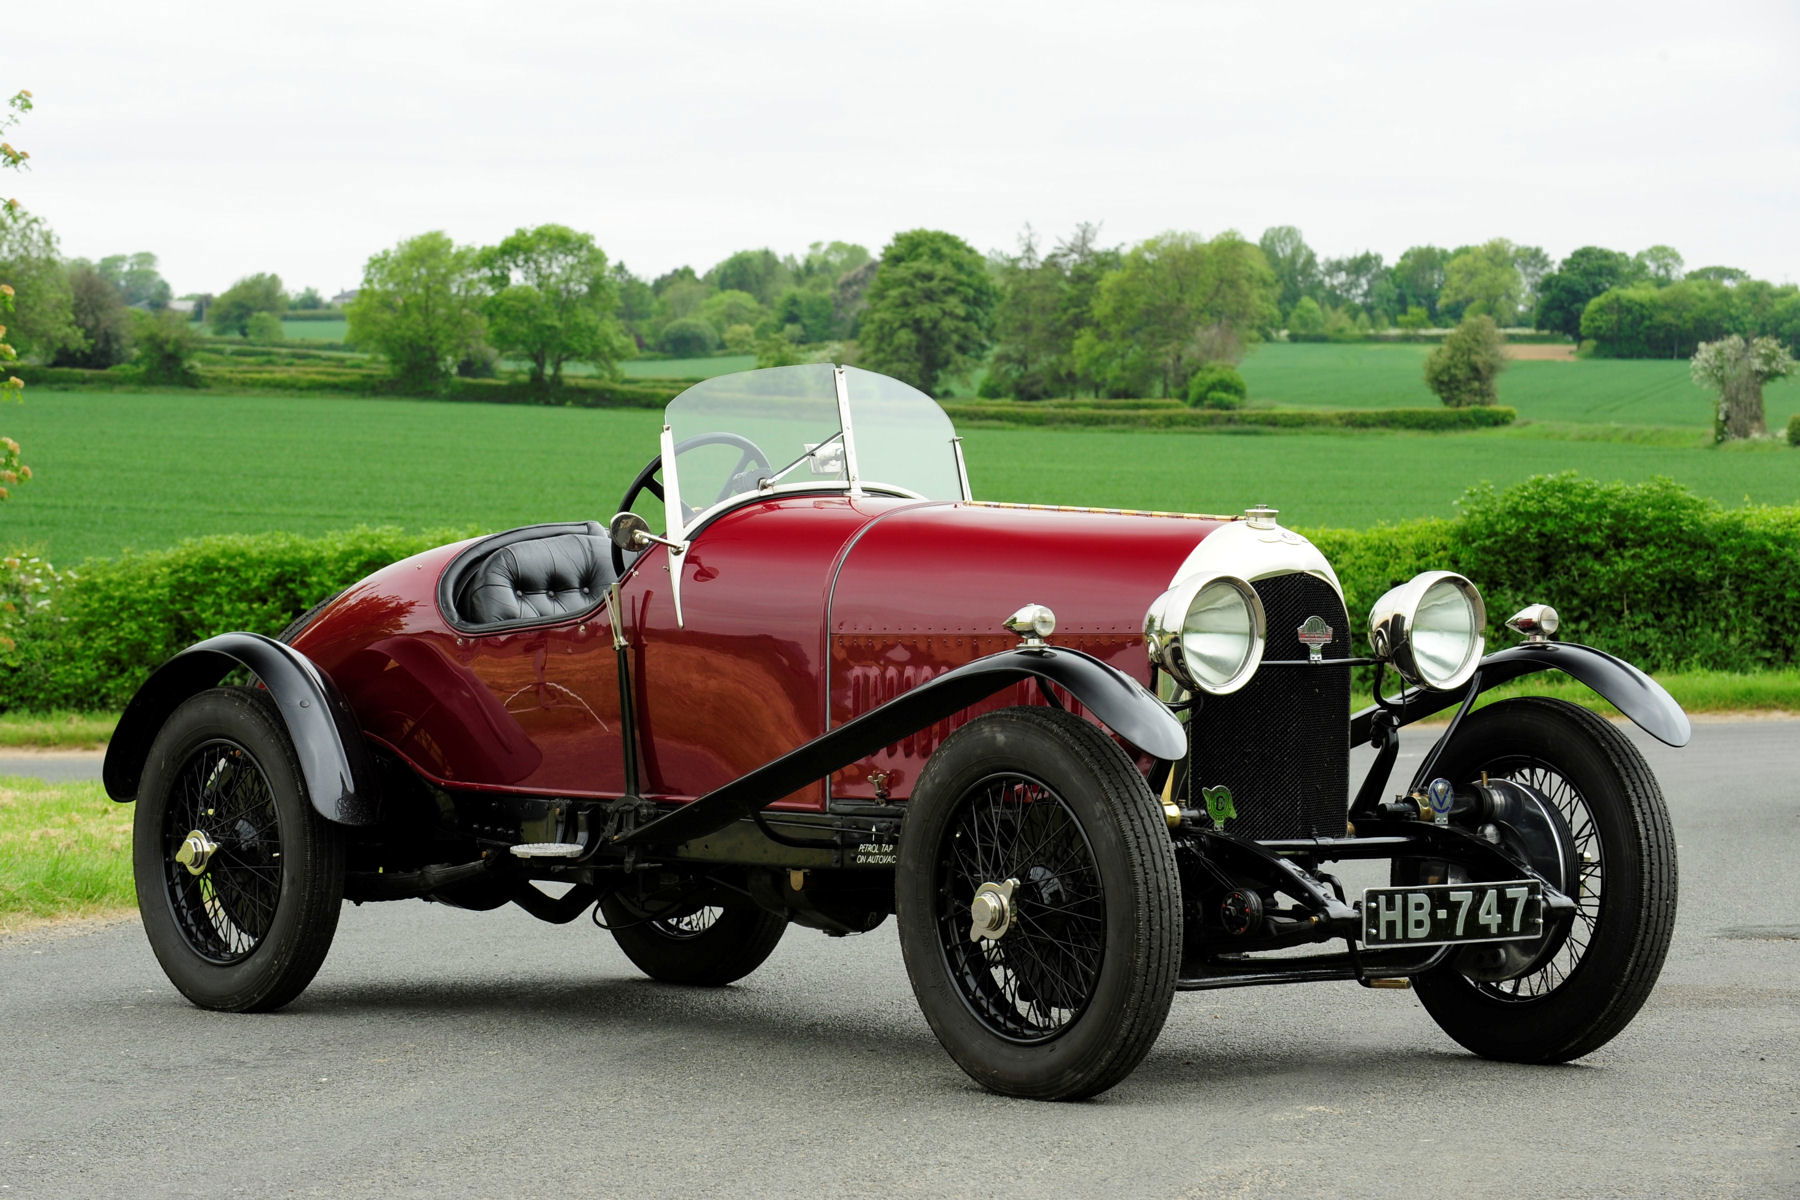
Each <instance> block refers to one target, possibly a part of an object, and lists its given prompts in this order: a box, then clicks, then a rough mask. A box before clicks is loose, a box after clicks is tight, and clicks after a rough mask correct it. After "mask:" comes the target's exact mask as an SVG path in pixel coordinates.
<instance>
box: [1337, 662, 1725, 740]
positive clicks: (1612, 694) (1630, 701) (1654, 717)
mask: <svg viewBox="0 0 1800 1200" xmlns="http://www.w3.org/2000/svg"><path fill="white" fill-rule="evenodd" d="M1553 670H1554V671H1561V672H1563V673H1564V674H1565V675H1568V676H1570V677H1572V678H1574V679H1577V680H1579V681H1581V682H1582V683H1585V684H1586V685H1587V686H1588V687H1590V688H1593V689H1594V690H1595V691H1596V692H1598V693H1600V695H1601V696H1603V697H1605V698H1606V700H1607V702H1608V703H1610V704H1611V705H1612V706H1613V707H1614V708H1616V709H1618V710H1619V711H1620V712H1622V713H1624V714H1625V715H1626V716H1627V717H1630V718H1631V720H1632V721H1633V722H1634V723H1635V724H1636V725H1637V727H1638V728H1639V729H1642V730H1643V731H1644V732H1645V733H1647V734H1649V735H1650V736H1651V737H1653V738H1655V739H1656V740H1657V741H1659V742H1663V743H1665V744H1667V745H1670V746H1685V745H1687V744H1688V739H1689V738H1691V737H1693V735H1694V729H1693V726H1692V725H1691V724H1689V722H1688V717H1687V713H1685V712H1683V711H1682V710H1681V705H1679V704H1677V703H1676V702H1675V697H1673V696H1671V695H1669V693H1668V692H1667V691H1665V690H1664V689H1663V686H1662V685H1661V684H1660V683H1658V682H1656V680H1654V679H1652V678H1650V677H1649V676H1648V675H1646V674H1644V673H1643V672H1642V671H1640V670H1638V669H1637V668H1636V667H1634V666H1632V665H1631V664H1630V663H1628V662H1626V661H1625V660H1624V659H1622V658H1615V657H1613V656H1612V655H1610V654H1608V653H1607V652H1606V651H1604V650H1596V649H1594V648H1593V647H1592V646H1583V645H1581V644H1580V643H1578V642H1527V643H1525V644H1524V645H1522V646H1512V647H1509V648H1508V649H1505V650H1501V651H1498V652H1496V653H1493V654H1490V655H1488V656H1487V657H1486V658H1484V659H1482V660H1481V672H1480V674H1479V675H1478V676H1477V677H1476V678H1477V680H1478V687H1479V690H1480V691H1483V692H1485V691H1487V690H1488V689H1489V688H1491V687H1494V686H1495V685H1497V684H1502V683H1506V682H1508V681H1510V680H1514V679H1517V678H1519V677H1520V676H1521V675H1530V674H1532V673H1534V672H1537V671H1553ZM1465 697H1466V692H1465V691H1454V692H1417V693H1414V694H1413V695H1411V696H1409V697H1407V699H1406V700H1405V701H1403V702H1400V703H1397V704H1392V705H1390V709H1391V710H1392V711H1393V712H1394V714H1395V716H1396V717H1397V718H1398V719H1399V723H1400V724H1401V725H1408V724H1411V723H1412V722H1414V721H1417V720H1419V719H1420V718H1421V717H1429V716H1430V715H1432V714H1433V713H1436V712H1442V711H1443V710H1444V709H1446V708H1449V707H1451V706H1452V705H1456V704H1461V703H1462V702H1463V700H1464V698H1465ZM1378 711H1379V709H1377V708H1366V709H1364V710H1363V711H1362V712H1359V713H1357V714H1356V715H1355V716H1354V717H1352V718H1351V719H1350V744H1351V745H1353V746H1359V745H1361V744H1362V743H1364V742H1366V741H1368V740H1369V734H1370V731H1371V729H1372V728H1373V727H1374V718H1375V714H1376V713H1377V712H1378Z"/></svg>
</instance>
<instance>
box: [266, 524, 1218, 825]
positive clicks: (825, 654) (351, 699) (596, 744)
mask: <svg viewBox="0 0 1800 1200" xmlns="http://www.w3.org/2000/svg"><path fill="white" fill-rule="evenodd" d="M1228 519H1229V518H1214V517H1195V516H1189V515H1184V514H1173V513H1162V514H1157V513H1119V512H1110V511H1100V510H1081V509H1056V508H1047V507H1034V506H1024V505H999V504H981V503H955V502H939V501H915V500H903V499H891V498H886V497H875V496H869V497H863V498H861V499H850V498H847V497H842V496H810V497H784V498H780V499H772V500H767V501H763V502H760V503H755V504H751V505H748V506H746V507H743V508H739V509H736V510H734V511H732V512H730V513H728V514H726V515H725V516H723V517H721V518H720V519H718V520H717V521H715V522H713V523H711V524H709V525H707V526H706V527H705V528H704V530H702V531H701V532H700V533H699V534H698V536H697V537H696V538H695V539H694V543H693V545H692V547H691V548H690V549H689V550H688V551H687V552H686V553H685V554H684V555H682V556H680V558H679V559H678V563H679V569H680V570H682V571H683V572H684V573H685V575H686V578H685V580H684V583H685V585H686V586H685V590H684V595H683V602H684V609H685V611H684V614H683V616H684V618H685V624H684V625H677V623H676V620H675V614H674V609H673V605H672V603H671V599H670V587H669V571H670V560H671V555H670V554H669V552H668V550H667V549H666V548H665V547H662V546H654V547H652V548H651V549H650V550H648V551H647V552H646V553H645V554H644V555H643V556H642V557H640V558H639V559H638V560H637V561H636V562H635V563H634V564H633V565H632V566H631V568H630V569H629V570H628V571H627V573H626V574H625V576H624V578H623V580H622V581H621V598H622V600H623V602H624V606H625V611H626V612H628V613H629V614H630V618H629V620H630V624H631V625H632V627H633V647H632V654H633V664H632V677H633V684H634V687H635V694H636V700H637V710H638V722H639V725H638V728H639V732H640V735H641V738H642V744H643V746H644V762H645V768H646V774H645V778H644V780H643V788H642V794H643V795H644V796H645V797H646V798H649V799H654V800H658V801H681V800H688V799H692V798H694V797H696V796H700V795H704V794H705V793H707V792H710V791H712V790H713V789H715V788H718V787H721V786H723V785H724V784H726V783H729V782H730V781H731V780H733V779H736V778H738V777H739V776H741V775H743V774H745V773H746V772H748V771H751V770H753V769H755V768H757V767H760V766H762V765H763V764H764V763H767V762H769V761H770V760H772V759H774V758H776V757H778V756H779V755H782V754H785V753H787V752H788V751H790V750H793V749H794V748H796V747H798V746H800V745H802V744H804V743H806V742H808V741H810V740H811V739H813V738H816V737H818V736H819V735H821V734H823V733H824V732H826V730H827V729H828V728H830V727H832V726H836V725H842V724H844V723H845V722H847V721H849V720H852V719H854V718H856V717H858V716H861V715H863V714H865V713H867V712H869V711H871V710H872V709H874V708H875V707H877V706H878V705H881V704H883V703H886V702H887V701H890V700H893V699H895V698H897V697H898V696H900V695H902V694H903V693H905V692H908V691H911V690H912V689H913V688H915V687H917V686H918V685H919V684H921V683H923V682H925V681H926V680H928V679H930V678H933V677H934V676H937V675H939V674H941V673H943V672H945V671H948V670H950V669H951V668H953V667H958V666H961V665H963V664H965V663H968V662H971V661H973V660H974V659H977V658H980V657H982V656H983V655H987V654H992V653H994V652H997V651H1000V650H1003V649H1005V648H1007V647H1008V646H1011V645H1013V644H1015V643H1016V642H1017V640H1018V639H1017V638H1016V636H1014V635H1012V634H1009V633H1007V632H1005V631H1004V630H1001V629H999V628H998V620H999V618H1001V617H1004V616H1005V615H1006V614H1007V613H1009V612H1011V611H1013V610H1014V609H1016V608H1018V607H1019V606H1020V604H1021V603H1024V602H1033V603H1042V604H1046V605H1048V606H1049V607H1050V608H1051V609H1052V610H1053V611H1054V612H1055V613H1056V616H1057V633H1056V643H1057V645H1059V646H1066V647H1069V648H1071V649H1076V650H1082V651H1086V652H1087V653H1089V654H1091V655H1093V656H1094V657H1095V658H1098V659H1100V660H1101V661H1103V662H1106V663H1109V664H1111V665H1113V666H1115V667H1117V668H1119V669H1120V670H1123V671H1125V672H1126V673H1128V674H1130V675H1132V676H1134V677H1135V678H1137V679H1138V680H1139V681H1140V682H1142V683H1144V684H1146V685H1148V684H1149V683H1150V682H1151V680H1150V663H1149V660H1148V658H1146V657H1145V655H1144V652H1143V638H1142V633H1141V631H1140V629H1139V628H1138V620H1137V617H1138V614H1137V613H1136V612H1135V611H1133V609H1135V608H1137V607H1138V605H1136V604H1131V605H1129V606H1128V605H1122V604H1121V600H1120V598H1121V596H1130V597H1153V596H1155V595H1157V594H1159V593H1160V592H1162V591H1163V590H1164V589H1165V588H1167V587H1168V586H1169V584H1170V582H1171V581H1172V580H1173V579H1174V577H1175V575H1176V572H1177V570H1178V569H1179V568H1180V567H1181V565H1182V563H1183V562H1185V561H1186V559H1187V558H1188V556H1189V555H1191V554H1192V553H1193V551H1194V550H1195V548H1196V547H1197V546H1198V545H1199V544H1200V542H1201V540H1202V539H1204V538H1205V537H1206V536H1207V535H1208V534H1210V533H1212V532H1213V531H1214V530H1216V529H1218V528H1219V527H1220V525H1221V524H1223V523H1224V522H1225V521H1226V520H1228ZM469 544H470V543H459V544H457V545H453V546H445V547H441V548H438V549H434V550H430V551H427V552H426V553H424V554H421V555H417V556H415V557H413V558H409V559H406V560H405V561H403V562H399V563H395V564H394V565H393V566H390V567H387V568H385V569H383V570H381V571H378V572H376V573H375V574H374V575H371V576H369V577H368V578H367V579H365V580H363V581H362V582H361V583H358V584H357V585H355V586H354V587H352V588H351V589H349V590H348V591H346V592H345V593H344V594H343V595H342V596H340V597H338V598H337V599H336V600H335V601H333V602H332V603H331V604H330V605H328V606H327V607H326V608H325V609H324V610H323V611H321V612H320V613H319V615H318V616H317V617H315V618H314V620H313V621H312V622H311V623H310V624H309V625H307V627H306V628H305V629H304V630H303V631H302V632H301V633H300V634H299V635H298V636H297V637H296V639H295V641H294V648H295V649H297V650H299V651H300V652H301V653H303V654H305V655H306V656H307V657H308V658H310V659H311V660H312V661H313V662H315V663H317V664H318V665H319V666H320V668H321V669H323V670H324V671H325V672H326V673H327V674H328V675H329V676H330V677H331V678H332V679H333V680H334V681H335V682H336V684H337V686H338V689H339V690H340V691H341V693H342V694H343V696H344V698H345V700H346V701H347V702H348V703H349V705H350V707H351V708H352V709H353V710H354V711H355V713H356V716H357V720H358V722H359V723H360V725H361V727H362V728H363V729H364V731H365V732H366V733H367V734H368V735H369V736H370V737H371V738H373V739H375V740H377V741H379V742H381V743H382V744H383V745H385V746H387V747H388V748H389V749H391V750H392V751H393V752H394V753H395V754H397V755H399V756H400V757H401V758H403V759H404V760H405V761H406V762H407V763H408V764H410V765H411V766H412V768H413V769H414V770H415V771H417V772H418V773H419V774H420V775H422V776H423V777H425V778H427V779H429V780H431V781H433V782H434V783H437V784H440V785H442V786H446V787H457V788H465V789H476V790H491V791H499V792H507V791H511V792H517V793H520V794H528V795H557V796H568V797H595V798H599V797H618V796H621V795H623V794H624V786H625V776H624V770H623V765H622V756H621V751H620V743H619V737H618V729H619V690H618V674H617V669H616V667H615V659H614V653H613V645H612V621H611V617H610V614H609V610H608V609H607V607H606V606H605V605H604V604H601V603H599V601H600V600H601V599H602V597H598V596H597V597H596V598H595V599H596V607H595V609H594V610H593V611H591V612H588V613H585V614H581V615H578V616H570V617H563V618H560V619H556V620H551V621H546V622H544V623H542V624H541V625H535V626H532V627H530V628H524V629H519V628H508V629H504V630H499V631H494V632H481V631H478V630H472V631H466V632H459V631H458V630H457V629H456V628H455V627H454V624H453V617H452V615H450V614H447V613H445V612H444V611H443V610H442V609H441V608H440V607H439V598H440V596H441V592H442V589H441V588H440V587H439V577H440V575H441V573H442V572H443V570H444V569H445V567H446V566H447V564H449V562H450V561H451V560H452V559H453V558H455V557H456V555H457V554H458V553H459V552H460V551H461V550H462V549H464V548H465V547H466V546H467V545H469ZM925 563H929V564H930V569H929V570H923V569H921V564H925ZM947 580H954V581H955V582H954V589H953V593H952V594H953V596H954V603H953V604H952V603H946V599H947V595H946V586H945V581H947ZM376 634H379V636H375V635H376ZM1046 702H1047V701H1046V700H1045V699H1044V697H1043V695H1042V694H1041V693H1040V691H1039V690H1038V689H1037V688H1035V687H1034V686H1032V685H1030V684H1018V685H1015V686H1014V687H1012V688H1009V689H1007V690H1006V691H1003V692H1001V693H999V694H998V695H996V696H994V697H992V698H990V699H988V700H986V701H983V702H981V703H980V704H978V705H976V706H974V707H972V708H970V709H967V710H964V712H963V713H961V714H958V715H957V716H956V717H953V718H949V719H946V720H944V721H941V722H937V723H935V724H933V725H931V726H929V727H928V728H926V729H923V730H920V731H918V732H916V733H913V734H910V735H908V736H907V737H905V738H904V739H902V740H901V741H900V742H899V743H897V744H896V745H894V746H891V747H889V748H888V749H886V750H884V751H882V752H881V753H879V754H876V755H874V756H872V757H870V758H868V759H865V760H863V761H861V762H858V763H856V764H854V765H853V766H851V767H848V768H846V769H845V770H843V771H842V772H839V773H838V774H837V775H836V776H834V777H832V778H831V779H829V780H820V781H819V782H818V783H816V784H813V785H811V786H809V787H807V788H806V789H805V790H803V791H801V792H796V793H794V794H793V795H791V796H789V797H787V798H786V799H784V800H781V801H777V802H776V803H775V804H774V805H772V806H771V807H776V808H783V809H791V810H821V811H822V810H823V809H824V808H825V806H826V799H827V795H828V794H830V795H835V796H837V797H840V798H863V799H868V800H871V801H873V800H875V799H876V798H877V797H876V791H875V788H874V786H873V785H872V784H871V783H870V780H871V778H873V777H875V776H876V775H877V774H878V773H879V774H880V775H882V776H883V778H882V785H883V789H884V790H885V791H886V792H887V793H888V795H889V796H890V797H891V798H895V799H903V798H905V797H906V796H908V795H910V791H911V785H912V782H913V781H914V780H916V779H917V778H918V775H919V772H920V771H921V770H922V769H923V767H924V764H925V761H926V759H928V758H929V757H930V755H931V752H932V751H933V750H934V749H936V747H937V745H938V744H939V743H940V742H941V741H942V740H943V739H944V738H945V737H947V736H948V735H949V733H950V732H951V731H952V730H953V729H954V728H956V727H957V726H959V725H961V724H962V723H964V722H966V721H968V720H969V719H972V718H973V717H975V716H978V715H980V714H981V713H982V712H987V711H991V710H993V709H997V708H1002V707H1005V706H1007V705H1012V704H1043V703H1046ZM1065 702H1067V701H1065Z"/></svg>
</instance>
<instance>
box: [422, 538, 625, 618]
mask: <svg viewBox="0 0 1800 1200" xmlns="http://www.w3.org/2000/svg"><path fill="white" fill-rule="evenodd" d="M564 528H567V526H564ZM518 532H524V531H518ZM501 541H502V544H501V545H498V546H496V547H494V548H493V549H485V548H484V547H482V546H476V547H473V548H472V549H474V550H475V551H477V553H476V554H474V555H472V556H471V557H470V558H469V559H467V560H466V563H458V564H455V568H456V570H457V576H458V577H457V579H456V580H455V581H454V583H453V585H452V587H451V588H450V589H449V590H450V592H451V595H452V597H453V598H454V603H455V609H456V615H457V617H458V618H459V619H460V620H461V621H462V622H463V623H464V624H467V625H501V624H510V623H512V622H515V621H541V620H553V619H555V618H557V617H563V616H576V615H579V614H581V613H584V612H587V611H589V610H591V609H593V608H596V607H598V606H599V604H600V603H601V601H602V600H603V599H604V598H605V596H606V589H607V588H608V587H610V586H611V585H612V582H613V579H614V575H613V569H612V543H611V542H610V541H609V540H608V539H607V538H606V537H605V536H604V535H603V534H596V533H592V532H587V531H583V532H579V533H556V534H549V535H546V536H542V537H530V536H527V537H524V538H517V537H516V535H502V538H501Z"/></svg>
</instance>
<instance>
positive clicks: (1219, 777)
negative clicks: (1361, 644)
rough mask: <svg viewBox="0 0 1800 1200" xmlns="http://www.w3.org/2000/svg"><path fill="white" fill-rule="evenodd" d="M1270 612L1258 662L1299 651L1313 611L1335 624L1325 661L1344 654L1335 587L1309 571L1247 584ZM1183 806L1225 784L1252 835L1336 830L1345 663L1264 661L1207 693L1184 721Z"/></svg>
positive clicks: (1233, 826) (1240, 823) (1346, 713)
mask: <svg viewBox="0 0 1800 1200" xmlns="http://www.w3.org/2000/svg"><path fill="white" fill-rule="evenodd" d="M1253 586H1254V587H1255V588H1256V594H1257V595H1258V596H1260V597H1261V598H1262V602H1263V609H1264V611H1265V612H1266V613H1267V614H1268V618H1269V625H1268V644H1267V648H1266V649H1265V651H1264V655H1263V657H1264V660H1265V661H1272V660H1277V659H1304V658H1306V656H1307V650H1306V647H1305V646H1304V645H1302V644H1301V642H1300V638H1299V628H1300V625H1301V623H1302V622H1304V621H1305V620H1306V618H1307V617H1310V616H1315V615H1316V616H1320V617H1323V618H1324V619H1325V621H1326V623H1327V624H1329V625H1330V626H1331V629H1332V639H1331V643H1330V645H1328V646H1326V647H1325V651H1324V655H1325V659H1326V661H1327V662H1331V661H1333V660H1340V659H1347V658H1349V657H1350V621H1349V618H1348V616H1347V614H1346V613H1345V612H1344V606H1343V604H1342V602H1340V601H1339V600H1338V596H1337V592H1336V591H1334V590H1333V589H1332V587H1331V585H1330V584H1328V583H1326V582H1325V581H1324V580H1322V579H1318V578H1316V577H1314V576H1311V575H1302V574H1293V575H1277V576H1274V577H1272V578H1269V579H1264V580H1260V581H1258V582H1257V583H1255V584H1254V585H1253ZM1188 749H1189V762H1188V765H1189V771H1188V780H1189V793H1190V795H1189V804H1190V806H1192V807H1201V805H1199V804H1198V803H1197V802H1198V800H1199V798H1200V797H1199V790H1198V789H1199V788H1202V787H1217V786H1218V785H1220V784H1224V785H1225V786H1227V787H1229V788H1230V789H1231V795H1232V801H1233V805H1234V807H1235V808H1236V809H1237V813H1238V815H1237V819H1236V820H1234V821H1232V822H1230V823H1229V824H1228V825H1227V828H1228V829H1229V830H1230V831H1231V832H1232V833H1236V834H1241V835H1243V836H1245V837H1252V838H1289V837H1341V836H1343V833H1344V822H1345V819H1346V816H1347V813H1348V808H1349V793H1350V666H1349V664H1348V663H1344V664H1343V665H1340V666H1320V667H1315V666H1285V667H1283V666H1264V667H1263V668H1262V669H1261V670H1259V671H1258V672H1257V673H1256V677H1255V678H1254V679H1252V680H1251V681H1250V683H1249V684H1248V685H1247V686H1246V687H1245V688H1244V689H1243V690H1242V691H1239V692H1236V693H1234V694H1232V695H1229V696H1207V697H1206V698H1205V700H1204V702H1203V703H1202V704H1201V706H1200V710H1199V712H1198V713H1197V714H1196V715H1195V718H1194V720H1193V721H1192V722H1191V723H1190V724H1189V726H1188Z"/></svg>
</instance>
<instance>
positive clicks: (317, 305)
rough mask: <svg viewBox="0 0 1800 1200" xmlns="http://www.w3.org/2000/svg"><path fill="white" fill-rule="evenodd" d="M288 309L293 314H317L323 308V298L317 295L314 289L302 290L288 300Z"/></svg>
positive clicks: (317, 292)
mask: <svg viewBox="0 0 1800 1200" xmlns="http://www.w3.org/2000/svg"><path fill="white" fill-rule="evenodd" d="M288 307H289V308H291V309H293V310H294V311H295V312H318V311H319V310H320V309H321V308H324V307H325V297H323V296H321V295H319V289H318V288H316V287H308V288H302V289H301V290H300V291H299V292H297V293H295V294H294V295H293V296H292V297H290V298H289V300H288Z"/></svg>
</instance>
